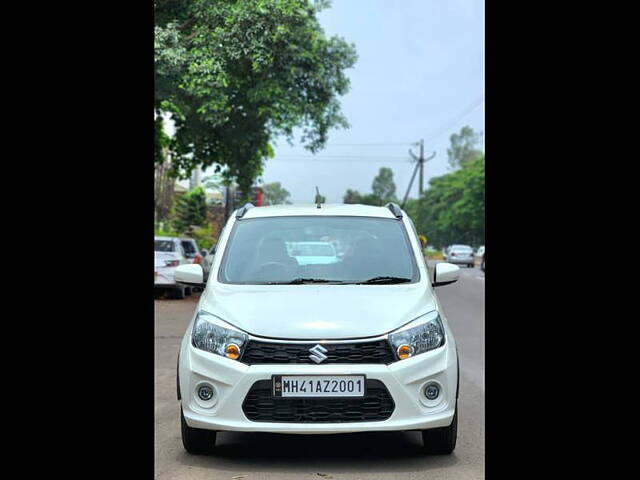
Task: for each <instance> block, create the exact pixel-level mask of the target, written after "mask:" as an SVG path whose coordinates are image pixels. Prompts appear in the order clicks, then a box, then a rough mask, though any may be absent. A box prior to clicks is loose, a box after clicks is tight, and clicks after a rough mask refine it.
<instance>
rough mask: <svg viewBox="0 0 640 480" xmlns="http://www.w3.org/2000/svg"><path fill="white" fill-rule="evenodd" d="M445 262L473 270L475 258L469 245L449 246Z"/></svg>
mask: <svg viewBox="0 0 640 480" xmlns="http://www.w3.org/2000/svg"><path fill="white" fill-rule="evenodd" d="M445 261H446V262H449V263H454V264H458V265H460V264H462V265H466V266H468V267H471V268H473V266H474V264H475V256H474V254H473V248H471V247H470V246H469V245H451V246H450V247H449V248H448V249H447V254H446V256H445Z"/></svg>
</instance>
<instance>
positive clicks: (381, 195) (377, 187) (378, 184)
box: [371, 167, 396, 205]
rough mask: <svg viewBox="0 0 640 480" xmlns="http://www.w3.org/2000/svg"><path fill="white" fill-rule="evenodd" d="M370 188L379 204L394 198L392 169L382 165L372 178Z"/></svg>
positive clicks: (394, 187) (394, 186)
mask: <svg viewBox="0 0 640 480" xmlns="http://www.w3.org/2000/svg"><path fill="white" fill-rule="evenodd" d="M371 190H372V193H373V195H374V197H376V198H378V199H379V200H380V205H384V204H385V203H387V202H391V201H394V200H395V197H396V184H395V183H394V182H393V170H391V169H390V168H388V167H382V168H381V169H380V171H379V172H378V175H377V176H376V177H375V178H374V179H373V183H372V184H371Z"/></svg>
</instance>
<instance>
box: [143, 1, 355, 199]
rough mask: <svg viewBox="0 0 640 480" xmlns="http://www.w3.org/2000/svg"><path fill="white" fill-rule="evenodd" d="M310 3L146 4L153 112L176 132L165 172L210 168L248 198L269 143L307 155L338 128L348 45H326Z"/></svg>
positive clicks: (319, 5)
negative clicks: (297, 143)
mask: <svg viewBox="0 0 640 480" xmlns="http://www.w3.org/2000/svg"><path fill="white" fill-rule="evenodd" d="M328 5H329V3H328V2H324V1H319V2H314V1H311V0H243V1H241V2H239V1H235V0H216V1H211V0H191V1H189V2H179V1H177V0H156V2H155V17H156V27H155V46H154V48H155V62H156V81H155V86H156V88H155V108H156V110H157V111H158V112H161V111H162V112H169V113H170V114H171V117H172V118H173V120H174V122H175V126H176V134H175V138H174V142H173V144H172V149H173V164H172V166H173V168H174V171H173V173H174V174H175V175H177V176H180V177H181V178H187V177H188V175H189V173H190V172H191V171H192V169H193V168H194V167H195V166H197V165H202V166H203V168H206V167H207V166H210V165H216V168H217V172H221V173H222V174H223V175H224V177H225V179H226V181H227V182H232V181H235V182H236V183H237V184H238V186H239V188H240V190H241V191H242V192H243V193H244V194H245V196H248V195H249V191H250V187H251V185H252V183H253V182H254V180H255V179H256V178H257V177H258V176H259V175H260V174H261V173H262V169H263V160H264V158H267V157H271V156H273V149H272V147H271V145H270V141H271V140H272V139H273V138H275V137H276V136H278V135H283V136H284V137H285V138H287V139H288V140H289V141H291V140H292V139H293V129H294V128H296V127H301V129H302V142H303V143H304V144H305V146H306V147H307V148H308V149H309V150H311V151H312V152H316V151H318V150H319V149H320V148H322V147H323V146H324V144H325V143H326V141H327V134H328V131H329V130H330V129H331V128H334V127H347V126H348V123H347V121H346V118H345V117H344V116H343V114H342V113H341V111H340V105H339V102H338V97H339V96H340V95H344V94H345V93H346V92H347V91H348V89H349V80H348V78H347V76H346V75H345V70H346V69H347V68H350V67H352V66H353V65H354V63H355V61H356V53H355V48H354V46H353V45H349V44H347V43H346V42H345V41H344V40H343V39H341V38H337V37H330V38H329V37H326V36H325V34H324V32H323V30H322V28H321V26H320V24H319V22H318V19H317V13H318V12H319V11H320V10H322V9H323V8H326V7H327V6H328Z"/></svg>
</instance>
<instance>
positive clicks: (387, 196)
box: [342, 167, 396, 206]
mask: <svg viewBox="0 0 640 480" xmlns="http://www.w3.org/2000/svg"><path fill="white" fill-rule="evenodd" d="M371 190H372V191H373V192H372V193H368V194H364V195H363V194H361V193H360V192H358V191H357V190H351V189H348V190H347V191H346V192H345V194H344V197H343V198H342V201H343V202H344V203H360V204H362V205H374V206H382V205H386V204H387V203H389V202H395V201H396V198H395V195H396V184H395V183H394V182H393V170H391V169H390V168H387V167H382V168H381V169H380V170H379V171H378V175H376V177H375V178H374V179H373V183H372V184H371Z"/></svg>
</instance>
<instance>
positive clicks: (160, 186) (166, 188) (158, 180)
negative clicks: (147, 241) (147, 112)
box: [153, 116, 175, 222]
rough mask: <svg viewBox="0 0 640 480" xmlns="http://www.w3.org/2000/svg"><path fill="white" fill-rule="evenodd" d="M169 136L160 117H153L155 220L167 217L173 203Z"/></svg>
mask: <svg viewBox="0 0 640 480" xmlns="http://www.w3.org/2000/svg"><path fill="white" fill-rule="evenodd" d="M170 140H171V139H170V138H169V136H168V135H167V134H166V133H165V131H164V128H163V124H162V117H160V116H157V117H156V119H155V152H154V155H155V171H154V197H153V198H154V207H155V210H154V213H155V220H156V222H164V221H166V220H168V218H169V212H170V211H171V206H172V204H173V187H174V184H175V178H173V177H172V176H171V175H170V171H171V162H170V159H169V156H168V151H169V143H170Z"/></svg>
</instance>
